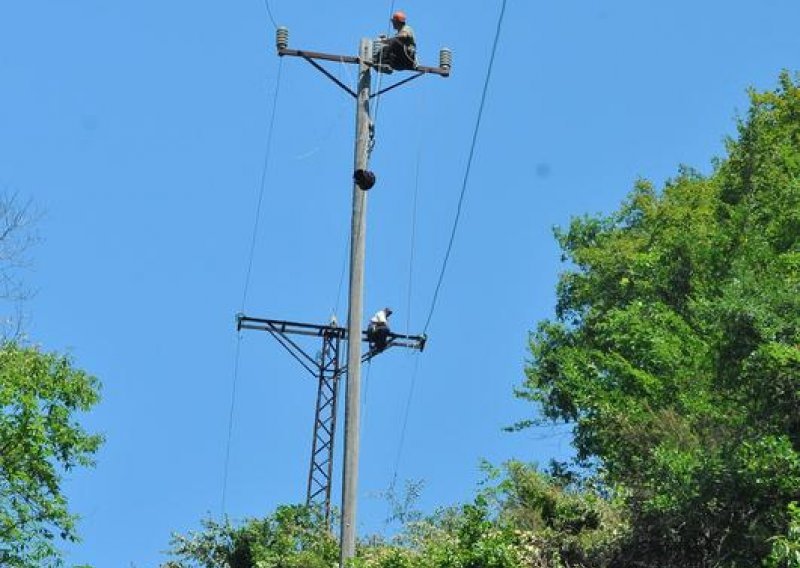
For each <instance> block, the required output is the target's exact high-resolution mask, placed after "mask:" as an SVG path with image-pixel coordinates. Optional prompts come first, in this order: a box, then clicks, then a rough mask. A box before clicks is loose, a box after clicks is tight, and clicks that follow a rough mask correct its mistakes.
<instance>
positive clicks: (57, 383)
mask: <svg viewBox="0 0 800 568" xmlns="http://www.w3.org/2000/svg"><path fill="white" fill-rule="evenodd" d="M98 391H99V384H98V382H97V380H96V379H95V378H94V377H91V376H89V375H87V374H86V373H84V372H83V371H80V370H77V369H75V368H73V366H72V364H71V362H70V360H69V359H68V358H67V357H64V356H60V355H56V354H49V353H42V352H40V351H39V350H38V349H35V348H32V347H30V348H23V347H20V346H18V345H16V344H13V343H6V344H4V345H2V347H0V565H2V566H9V567H14V568H27V567H31V568H41V567H43V566H56V565H60V563H61V561H60V555H59V552H58V550H57V549H56V547H55V541H56V539H58V538H60V539H63V540H68V541H76V540H77V538H78V537H77V534H76V531H75V522H76V518H75V516H74V515H72V514H70V513H69V511H68V509H67V499H66V497H65V496H64V495H63V493H62V491H61V481H62V475H63V472H64V471H70V470H71V469H73V468H74V467H77V466H91V465H93V461H92V456H93V455H94V453H95V452H96V451H97V449H98V447H99V446H100V443H101V441H102V438H101V437H100V436H98V435H92V434H89V433H87V432H86V431H84V430H83V428H82V427H81V426H80V425H79V424H78V423H77V421H76V414H78V413H80V412H85V411H87V410H89V409H90V408H92V407H93V406H94V405H95V404H97V402H98V400H99V393H98Z"/></svg>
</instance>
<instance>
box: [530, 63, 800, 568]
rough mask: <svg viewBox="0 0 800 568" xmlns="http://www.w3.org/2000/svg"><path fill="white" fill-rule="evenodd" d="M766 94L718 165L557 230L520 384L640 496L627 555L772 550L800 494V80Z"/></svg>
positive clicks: (582, 461)
mask: <svg viewBox="0 0 800 568" xmlns="http://www.w3.org/2000/svg"><path fill="white" fill-rule="evenodd" d="M751 101H752V104H751V108H750V111H749V114H748V115H747V117H746V118H745V119H744V120H742V121H741V122H740V124H739V135H738V139H736V140H729V141H728V144H727V151H728V157H727V158H726V159H725V160H720V161H719V162H718V163H717V164H716V165H715V170H714V172H713V174H712V175H710V176H708V177H703V176H701V175H699V174H698V173H696V172H694V171H692V170H690V169H687V168H683V169H681V171H680V172H679V174H678V176H677V177H676V178H675V179H674V180H672V181H670V182H668V183H667V184H666V187H665V188H664V189H663V191H661V192H658V191H656V190H655V189H654V188H653V186H652V185H651V184H650V183H648V182H646V181H640V182H638V183H637V184H636V186H635V187H634V189H633V191H632V192H631V194H630V196H629V198H628V199H627V201H626V203H625V204H624V205H623V206H622V207H621V209H620V210H619V211H618V212H616V213H613V214H611V215H608V216H594V217H589V216H587V217H582V218H576V219H574V220H573V221H572V223H571V224H570V226H569V228H568V229H567V230H565V231H562V230H558V231H557V232H556V237H557V239H558V241H559V244H560V245H561V248H562V251H563V259H564V260H565V261H568V262H569V267H568V269H567V270H566V271H565V273H564V274H563V275H562V276H561V278H560V281H559V285H558V290H557V293H558V302H557V306H556V317H555V318H554V319H552V320H547V321H544V322H542V323H541V324H540V325H539V326H538V329H537V331H536V332H535V333H534V334H532V337H531V344H530V349H531V353H532V360H531V362H530V364H529V366H528V368H527V371H526V380H525V382H524V384H523V385H522V387H521V388H520V389H519V391H518V394H519V396H521V397H523V398H526V399H528V400H531V401H533V402H535V403H536V404H537V406H538V408H539V410H540V416H542V417H544V420H552V421H565V422H568V423H571V424H573V425H574V433H575V442H574V443H575V446H576V448H577V459H576V465H577V466H581V467H590V468H593V469H595V470H596V471H597V472H598V474H599V476H600V478H601V479H602V481H603V482H604V483H605V484H607V486H608V487H618V488H621V489H622V491H623V492H624V494H625V495H627V497H626V500H627V507H628V508H629V512H630V515H631V527H632V535H631V539H630V543H629V546H628V548H627V552H626V554H627V556H626V557H625V558H624V559H623V560H622V561H621V563H620V565H652V566H660V567H668V566H682V567H693V566H698V567H699V566H711V565H714V566H731V567H733V566H753V565H757V564H759V563H760V562H761V561H762V560H763V559H764V558H765V557H766V555H767V554H768V552H769V549H770V545H769V538H770V537H771V536H772V535H777V534H785V532H786V528H787V524H788V522H789V518H788V513H787V511H788V504H789V503H790V502H791V501H793V500H797V498H798V491H799V490H798V487H800V315H799V314H800V88H799V87H798V85H797V83H796V82H795V81H793V80H792V78H791V77H790V76H789V75H788V74H787V73H784V74H783V75H782V76H781V78H780V86H779V88H778V89H776V90H775V91H773V92H767V93H755V92H754V93H751ZM531 422H534V421H528V422H527V423H523V424H521V426H523V427H524V426H525V425H526V424H530V423H531Z"/></svg>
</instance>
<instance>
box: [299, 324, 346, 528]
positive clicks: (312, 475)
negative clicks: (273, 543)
mask: <svg viewBox="0 0 800 568" xmlns="http://www.w3.org/2000/svg"><path fill="white" fill-rule="evenodd" d="M340 344H341V338H340V337H339V336H338V335H337V334H325V335H324V336H323V340H322V353H321V355H320V360H319V374H318V377H319V387H318V389H317V410H316V414H315V416H314V437H313V441H312V446H311V466H310V468H309V472H308V492H307V497H306V503H307V504H308V505H309V506H314V507H319V509H320V511H322V512H323V514H324V516H325V523H326V525H327V526H330V515H331V484H332V477H333V455H334V454H333V452H334V439H335V436H336V414H337V410H336V407H337V400H338V394H339V348H340Z"/></svg>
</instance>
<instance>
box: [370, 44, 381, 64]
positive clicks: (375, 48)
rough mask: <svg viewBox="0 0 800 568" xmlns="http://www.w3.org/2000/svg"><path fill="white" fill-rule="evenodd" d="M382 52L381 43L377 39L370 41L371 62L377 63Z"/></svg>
mask: <svg viewBox="0 0 800 568" xmlns="http://www.w3.org/2000/svg"><path fill="white" fill-rule="evenodd" d="M382 51H383V42H382V41H381V40H379V39H376V40H373V41H372V62H373V63H378V62H379V61H380V59H381V52H382Z"/></svg>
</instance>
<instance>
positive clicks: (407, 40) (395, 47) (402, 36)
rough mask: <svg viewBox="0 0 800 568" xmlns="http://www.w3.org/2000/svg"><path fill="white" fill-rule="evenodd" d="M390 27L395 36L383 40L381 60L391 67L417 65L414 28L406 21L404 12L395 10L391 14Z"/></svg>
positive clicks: (412, 66) (406, 67) (407, 67)
mask: <svg viewBox="0 0 800 568" xmlns="http://www.w3.org/2000/svg"><path fill="white" fill-rule="evenodd" d="M391 22H392V27H393V28H394V30H395V32H396V33H395V36H394V37H392V38H388V39H385V40H383V41H384V43H385V44H386V45H385V46H384V49H383V54H382V58H383V62H384V63H385V64H387V65H389V67H391V68H392V69H397V70H407V69H414V68H416V66H417V40H416V38H415V37H414V30H412V29H411V26H409V25H408V22H407V21H406V14H405V12H402V11H399V10H398V11H397V12H395V13H394V14H392V20H391Z"/></svg>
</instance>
